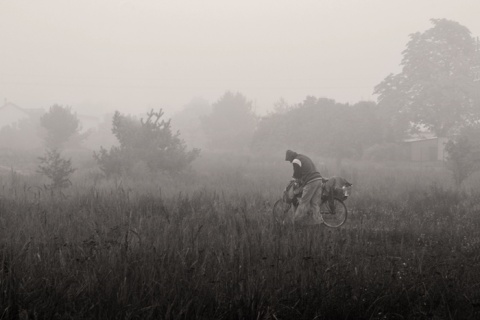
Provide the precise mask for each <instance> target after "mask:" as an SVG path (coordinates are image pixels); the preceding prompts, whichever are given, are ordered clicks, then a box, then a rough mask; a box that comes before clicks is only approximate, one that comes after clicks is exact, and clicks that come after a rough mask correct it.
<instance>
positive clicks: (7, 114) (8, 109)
mask: <svg viewBox="0 0 480 320" xmlns="http://www.w3.org/2000/svg"><path fill="white" fill-rule="evenodd" d="M29 117H30V113H29V112H28V111H26V110H25V109H23V108H20V107H19V106H17V105H16V104H13V103H11V102H7V101H5V103H4V104H3V106H1V107H0V128H3V127H5V126H9V125H14V124H15V123H18V122H19V121H20V120H23V119H26V118H29Z"/></svg>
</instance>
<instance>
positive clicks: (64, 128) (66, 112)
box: [40, 104, 88, 149]
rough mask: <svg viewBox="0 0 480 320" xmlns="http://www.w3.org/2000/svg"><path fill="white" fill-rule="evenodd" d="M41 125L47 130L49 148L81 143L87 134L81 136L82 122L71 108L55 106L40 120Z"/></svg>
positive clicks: (46, 138)
mask: <svg viewBox="0 0 480 320" xmlns="http://www.w3.org/2000/svg"><path fill="white" fill-rule="evenodd" d="M40 124H41V126H42V127H43V128H45V129H46V137H45V142H46V145H47V147H48V148H51V149H58V148H61V147H63V146H64V145H65V144H66V143H67V142H73V141H75V142H76V143H80V142H81V141H82V140H84V139H85V138H86V137H87V135H88V133H87V134H80V130H81V126H80V121H79V120H78V117H77V115H76V114H75V113H73V112H72V109H71V107H63V106H60V105H57V104H55V105H53V106H52V107H50V109H49V111H48V112H47V113H45V114H44V115H43V116H42V117H41V118H40Z"/></svg>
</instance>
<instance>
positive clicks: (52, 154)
mask: <svg viewBox="0 0 480 320" xmlns="http://www.w3.org/2000/svg"><path fill="white" fill-rule="evenodd" d="M39 160H40V164H39V166H38V169H37V172H38V173H40V174H43V175H45V176H46V177H48V178H50V179H51V180H52V183H51V184H50V187H51V188H52V189H57V190H59V189H63V188H66V187H68V186H69V185H70V184H71V182H70V176H71V174H72V173H73V172H75V169H74V168H72V162H71V160H70V159H68V160H67V159H64V158H62V156H61V154H60V152H59V151H58V150H56V149H50V150H47V151H46V154H45V156H44V157H39Z"/></svg>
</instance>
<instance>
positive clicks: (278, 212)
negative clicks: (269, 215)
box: [273, 199, 292, 224]
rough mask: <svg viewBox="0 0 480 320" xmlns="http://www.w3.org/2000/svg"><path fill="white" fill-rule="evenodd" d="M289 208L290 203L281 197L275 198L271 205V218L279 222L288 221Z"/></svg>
mask: <svg viewBox="0 0 480 320" xmlns="http://www.w3.org/2000/svg"><path fill="white" fill-rule="evenodd" d="M290 208H292V204H290V203H286V202H284V201H283V200H282V199H279V200H277V202H275V204H274V205H273V220H274V221H275V222H276V223H279V224H285V223H286V222H288V219H289V211H290Z"/></svg>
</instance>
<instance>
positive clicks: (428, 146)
mask: <svg viewBox="0 0 480 320" xmlns="http://www.w3.org/2000/svg"><path fill="white" fill-rule="evenodd" d="M447 142H448V139H447V138H444V137H437V136H436V135H435V134H433V133H429V132H424V133H420V134H416V135H412V136H410V137H409V138H408V139H405V140H404V141H403V143H402V145H403V150H404V154H405V156H406V158H407V159H408V160H410V161H413V162H439V161H441V162H443V161H445V160H446V156H447V152H446V151H445V145H446V144H447Z"/></svg>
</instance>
